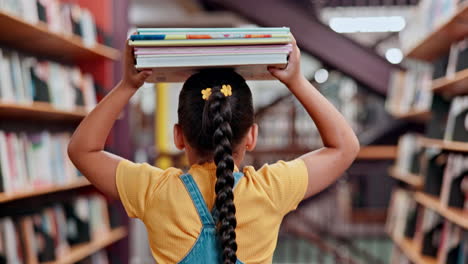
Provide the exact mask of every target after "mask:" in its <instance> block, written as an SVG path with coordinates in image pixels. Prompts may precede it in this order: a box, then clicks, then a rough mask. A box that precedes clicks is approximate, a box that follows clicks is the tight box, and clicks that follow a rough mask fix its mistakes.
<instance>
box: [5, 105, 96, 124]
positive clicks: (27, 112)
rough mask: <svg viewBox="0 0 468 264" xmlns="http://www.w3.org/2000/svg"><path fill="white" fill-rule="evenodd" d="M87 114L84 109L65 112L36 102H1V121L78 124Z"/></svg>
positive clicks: (79, 108)
mask: <svg viewBox="0 0 468 264" xmlns="http://www.w3.org/2000/svg"><path fill="white" fill-rule="evenodd" d="M86 114H87V111H86V110H85V109H84V108H83V107H78V108H77V110H75V111H64V110H58V109H56V108H54V107H53V106H52V105H51V104H49V103H43V102H34V103H32V104H30V105H21V104H8V103H1V102H0V119H15V120H41V121H70V122H78V121H81V119H83V118H84V117H85V116H86Z"/></svg>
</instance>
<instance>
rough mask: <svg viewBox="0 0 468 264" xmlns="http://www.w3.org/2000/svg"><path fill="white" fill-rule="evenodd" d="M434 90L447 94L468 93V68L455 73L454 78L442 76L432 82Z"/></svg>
mask: <svg viewBox="0 0 468 264" xmlns="http://www.w3.org/2000/svg"><path fill="white" fill-rule="evenodd" d="M432 91H433V92H435V93H441V94H445V95H450V96H454V95H462V94H467V93H468V69H465V70H462V71H459V72H457V73H455V75H454V76H453V77H452V78H447V77H442V78H439V79H436V80H434V81H433V82H432Z"/></svg>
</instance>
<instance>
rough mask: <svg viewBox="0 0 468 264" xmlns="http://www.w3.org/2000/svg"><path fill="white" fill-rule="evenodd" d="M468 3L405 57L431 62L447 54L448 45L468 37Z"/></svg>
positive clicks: (461, 6)
mask: <svg viewBox="0 0 468 264" xmlns="http://www.w3.org/2000/svg"><path fill="white" fill-rule="evenodd" d="M467 20H468V3H463V4H461V5H460V6H459V7H458V12H457V13H456V14H455V15H454V16H453V17H451V18H450V19H449V20H448V21H447V22H445V23H443V24H442V25H440V26H439V27H438V28H436V29H435V30H434V31H433V32H432V33H430V34H429V35H428V36H427V37H426V38H424V39H423V40H421V41H420V42H419V43H418V44H417V45H416V46H415V47H414V48H413V49H412V50H410V51H409V52H408V53H407V54H406V57H410V58H415V59H420V60H426V61H432V60H434V59H436V58H438V57H440V56H441V55H442V54H446V53H448V50H449V49H450V45H451V44H452V43H454V42H455V41H457V40H460V39H462V38H464V37H466V36H467V35H468V25H467V23H466V21H467Z"/></svg>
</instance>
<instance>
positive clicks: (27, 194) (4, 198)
mask: <svg viewBox="0 0 468 264" xmlns="http://www.w3.org/2000/svg"><path fill="white" fill-rule="evenodd" d="M90 185H91V183H90V182H89V181H88V180H86V179H81V180H79V181H76V182H74V183H70V184H66V185H63V186H50V187H44V188H38V189H36V190H30V191H22V192H18V193H11V194H6V193H0V204H1V203H6V202H11V201H15V200H20V199H27V198H37V197H39V196H42V195H47V194H52V193H57V192H63V191H70V190H75V189H79V188H83V187H87V186H90Z"/></svg>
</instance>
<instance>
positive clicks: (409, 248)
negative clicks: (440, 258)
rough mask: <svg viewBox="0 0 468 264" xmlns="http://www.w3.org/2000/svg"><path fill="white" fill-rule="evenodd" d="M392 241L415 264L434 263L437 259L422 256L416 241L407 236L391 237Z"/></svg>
mask: <svg viewBox="0 0 468 264" xmlns="http://www.w3.org/2000/svg"><path fill="white" fill-rule="evenodd" d="M392 240H393V242H394V243H395V245H397V246H398V247H399V248H400V249H401V251H403V252H404V253H405V255H406V256H408V258H409V259H410V260H411V261H412V262H414V263H416V264H436V263H437V259H435V258H431V257H427V256H423V255H422V254H421V253H420V252H419V250H418V246H417V245H416V243H415V242H414V241H412V240H410V239H407V238H401V239H396V238H394V237H392Z"/></svg>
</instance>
